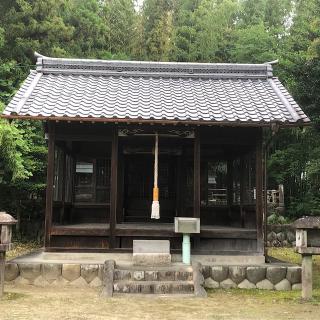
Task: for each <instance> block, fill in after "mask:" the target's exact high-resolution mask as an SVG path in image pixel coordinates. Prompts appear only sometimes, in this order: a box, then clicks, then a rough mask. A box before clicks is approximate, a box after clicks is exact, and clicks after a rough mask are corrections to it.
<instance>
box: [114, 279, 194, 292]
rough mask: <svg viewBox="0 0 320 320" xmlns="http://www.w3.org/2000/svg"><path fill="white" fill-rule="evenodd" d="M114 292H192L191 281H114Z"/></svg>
mask: <svg viewBox="0 0 320 320" xmlns="http://www.w3.org/2000/svg"><path fill="white" fill-rule="evenodd" d="M113 291H114V293H132V294H133V293H134V294H192V293H193V292H194V285H193V282H192V281H161V282H159V281H116V282H114V284H113Z"/></svg>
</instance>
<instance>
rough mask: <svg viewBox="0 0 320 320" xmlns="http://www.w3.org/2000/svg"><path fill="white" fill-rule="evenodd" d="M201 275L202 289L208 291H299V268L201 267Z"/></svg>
mask: <svg viewBox="0 0 320 320" xmlns="http://www.w3.org/2000/svg"><path fill="white" fill-rule="evenodd" d="M202 273H203V276H204V278H205V282H204V287H205V288H210V289H217V288H222V289H232V288H240V289H265V290H281V291H282V290H286V291H287V290H300V289H301V267H299V266H282V265H277V264H270V266H268V265H265V266H225V265H223V266H203V267H202Z"/></svg>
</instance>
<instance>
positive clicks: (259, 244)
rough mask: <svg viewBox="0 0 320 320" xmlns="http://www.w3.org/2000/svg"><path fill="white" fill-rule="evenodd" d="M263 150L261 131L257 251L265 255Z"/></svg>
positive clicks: (257, 150)
mask: <svg viewBox="0 0 320 320" xmlns="http://www.w3.org/2000/svg"><path fill="white" fill-rule="evenodd" d="M263 176H264V170H263V148H262V134H261V130H260V134H259V137H258V139H257V142H256V226H257V251H258V252H259V253H261V254H264V227H263V203H264V200H263V180H264V179H263Z"/></svg>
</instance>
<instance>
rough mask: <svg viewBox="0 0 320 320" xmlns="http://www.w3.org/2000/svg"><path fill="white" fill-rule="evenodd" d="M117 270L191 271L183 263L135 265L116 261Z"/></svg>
mask: <svg viewBox="0 0 320 320" xmlns="http://www.w3.org/2000/svg"><path fill="white" fill-rule="evenodd" d="M115 268H116V269H118V270H139V271H188V272H192V271H193V269H192V266H190V265H185V264H183V263H171V264H170V265H168V266H136V265H133V264H132V263H120V264H119V263H117V264H116V266H115Z"/></svg>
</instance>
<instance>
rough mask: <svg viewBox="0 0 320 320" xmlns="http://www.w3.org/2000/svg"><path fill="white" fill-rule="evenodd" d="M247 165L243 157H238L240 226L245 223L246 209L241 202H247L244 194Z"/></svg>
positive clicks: (242, 226)
mask: <svg viewBox="0 0 320 320" xmlns="http://www.w3.org/2000/svg"><path fill="white" fill-rule="evenodd" d="M247 168H248V166H246V164H245V157H244V156H241V158H240V216H241V228H244V227H245V225H246V211H245V209H244V208H243V204H244V203H246V202H248V200H247V198H248V197H247V195H246V188H247V187H248V183H247V179H246V177H247V176H248V172H247V171H246V170H247Z"/></svg>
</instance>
